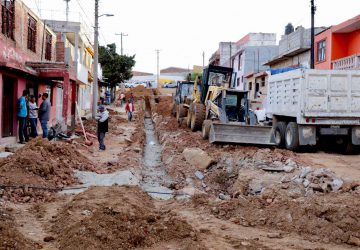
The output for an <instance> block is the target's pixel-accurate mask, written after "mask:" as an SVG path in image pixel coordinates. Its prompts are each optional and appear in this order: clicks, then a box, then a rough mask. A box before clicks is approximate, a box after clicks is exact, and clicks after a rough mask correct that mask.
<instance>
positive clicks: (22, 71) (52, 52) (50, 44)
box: [0, 0, 76, 144]
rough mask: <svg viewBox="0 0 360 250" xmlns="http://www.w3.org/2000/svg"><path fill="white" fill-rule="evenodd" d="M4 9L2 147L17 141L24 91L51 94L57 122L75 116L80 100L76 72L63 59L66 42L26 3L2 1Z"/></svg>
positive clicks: (1, 35) (0, 71) (0, 37)
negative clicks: (19, 109)
mask: <svg viewBox="0 0 360 250" xmlns="http://www.w3.org/2000/svg"><path fill="white" fill-rule="evenodd" d="M1 7H2V8H1V9H0V11H1V13H0V14H1V20H2V22H1V27H0V51H1V52H0V144H4V143H10V142H13V141H15V139H16V136H17V119H16V113H17V110H16V109H17V107H16V104H17V99H18V98H19V97H20V96H21V94H22V91H23V90H24V89H28V90H29V92H30V94H32V95H35V96H38V94H40V93H44V92H48V93H49V96H50V102H51V106H52V108H51V121H53V122H55V121H56V120H65V121H67V117H68V116H69V115H70V114H71V113H73V114H75V109H74V107H75V106H73V107H72V110H71V104H73V103H75V98H76V91H74V92H72V89H74V87H76V71H75V70H74V69H73V68H72V67H71V66H69V65H66V64H65V63H64V60H61V59H62V58H63V57H64V53H65V52H64V50H65V48H64V43H61V41H59V40H58V39H57V38H56V35H55V33H54V32H53V31H52V30H51V29H50V28H49V27H48V26H46V24H44V22H42V21H41V20H40V19H39V18H38V17H37V16H36V15H35V14H34V13H33V12H32V11H31V10H30V9H29V8H28V7H27V6H26V5H25V4H24V3H22V2H21V1H20V0H8V1H1ZM38 102H39V103H40V100H38ZM71 111H72V112H71Z"/></svg>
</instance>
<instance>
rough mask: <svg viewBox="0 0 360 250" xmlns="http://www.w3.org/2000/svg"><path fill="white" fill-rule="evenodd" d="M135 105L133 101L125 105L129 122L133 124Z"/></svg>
mask: <svg viewBox="0 0 360 250" xmlns="http://www.w3.org/2000/svg"><path fill="white" fill-rule="evenodd" d="M134 110H135V109H134V103H132V101H131V99H129V100H128V102H127V103H126V105H125V111H126V113H127V115H128V121H129V122H131V121H132V118H133V113H134Z"/></svg>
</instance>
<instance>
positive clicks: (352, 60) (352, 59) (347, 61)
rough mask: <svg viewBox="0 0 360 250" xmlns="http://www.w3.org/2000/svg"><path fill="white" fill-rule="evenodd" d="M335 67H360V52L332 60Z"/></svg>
mask: <svg viewBox="0 0 360 250" xmlns="http://www.w3.org/2000/svg"><path fill="white" fill-rule="evenodd" d="M332 67H333V69H360V54H355V55H352V56H348V57H344V58H341V59H338V60H335V61H332Z"/></svg>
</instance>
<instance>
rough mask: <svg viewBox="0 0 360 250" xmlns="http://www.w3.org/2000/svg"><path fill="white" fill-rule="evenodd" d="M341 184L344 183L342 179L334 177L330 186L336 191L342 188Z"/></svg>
mask: <svg viewBox="0 0 360 250" xmlns="http://www.w3.org/2000/svg"><path fill="white" fill-rule="evenodd" d="M343 184H344V181H343V180H342V179H339V178H335V179H334V180H333V181H332V182H331V188H332V190H333V191H334V192H338V191H339V190H340V189H341V188H342V186H343Z"/></svg>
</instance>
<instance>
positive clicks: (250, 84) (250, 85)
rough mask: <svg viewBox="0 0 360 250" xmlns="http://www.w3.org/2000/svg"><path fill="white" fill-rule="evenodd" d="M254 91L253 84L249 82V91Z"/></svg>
mask: <svg viewBox="0 0 360 250" xmlns="http://www.w3.org/2000/svg"><path fill="white" fill-rule="evenodd" d="M250 90H252V82H249V91H250Z"/></svg>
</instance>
